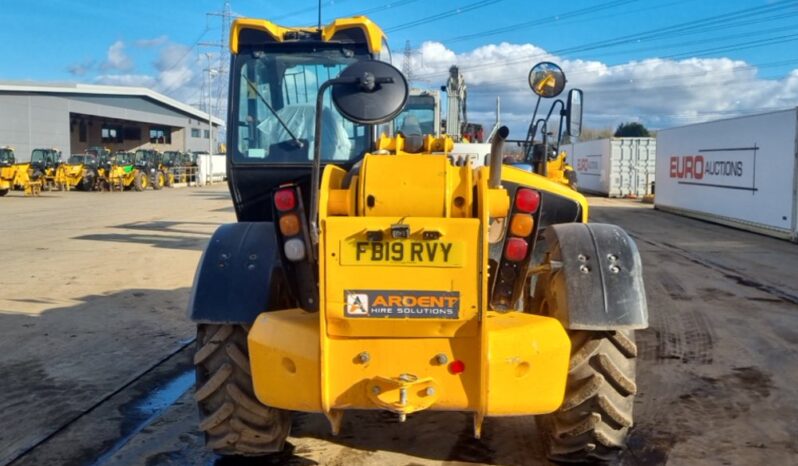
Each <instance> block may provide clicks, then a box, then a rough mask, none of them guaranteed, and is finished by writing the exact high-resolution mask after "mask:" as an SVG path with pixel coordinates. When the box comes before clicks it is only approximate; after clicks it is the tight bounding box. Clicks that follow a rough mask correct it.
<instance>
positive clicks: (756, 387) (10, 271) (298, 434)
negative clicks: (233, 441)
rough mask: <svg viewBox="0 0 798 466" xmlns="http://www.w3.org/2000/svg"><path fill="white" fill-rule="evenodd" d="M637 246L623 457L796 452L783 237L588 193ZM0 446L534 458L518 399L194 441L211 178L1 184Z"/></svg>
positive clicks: (21, 458)
mask: <svg viewBox="0 0 798 466" xmlns="http://www.w3.org/2000/svg"><path fill="white" fill-rule="evenodd" d="M591 204H592V211H591V219H592V221H597V222H607V223H617V224H619V225H620V226H622V227H624V228H626V229H627V231H629V232H630V233H631V234H632V235H633V237H634V238H635V240H636V241H637V244H638V247H639V248H640V251H641V254H642V258H643V265H644V269H645V272H644V274H645V280H646V290H647V295H648V306H649V314H650V324H651V327H650V328H649V329H647V330H645V331H640V332H638V333H637V341H638V345H639V355H638V360H637V364H638V366H637V368H638V369H637V370H638V379H637V384H638V397H637V400H636V408H635V409H636V412H635V427H634V430H633V433H632V437H631V439H630V445H629V446H630V449H629V451H628V452H627V453H626V454H625V455H624V457H623V458H622V459H621V463H622V464H629V465H636V464H665V463H668V464H674V465H683V464H701V465H704V464H733V465H737V464H740V465H750V464H795V462H796V458H798V245H795V244H791V243H788V242H784V241H780V240H776V239H771V238H768V237H763V236H759V235H756V234H752V233H747V232H742V231H738V230H734V229H730V228H727V227H723V226H717V225H713V224H709V223H705V222H701V221H697V220H691V219H686V218H682V217H678V216H675V215H671V214H667V213H662V212H658V211H655V210H653V209H652V208H651V207H650V206H646V205H641V204H639V203H636V202H633V201H625V200H607V199H598V198H595V199H591ZM0 219H1V220H0V238H1V240H0V244H2V252H0V270H2V273H0V394H1V395H0V465H5V464H14V465H84V464H85V465H95V464H96V465H100V464H113V465H116V464H120V465H160V464H174V465H184V464H202V465H210V464H226V465H235V464H244V465H254V464H258V465H278V464H290V465H314V464H321V465H427V464H446V465H463V464H497V465H536V464H548V463H547V462H546V460H545V458H544V457H543V454H542V451H543V449H542V446H541V444H540V441H539V439H538V437H537V432H536V428H535V422H534V420H533V419H532V418H491V419H488V420H487V421H486V423H485V426H484V428H483V438H482V439H481V440H475V439H473V438H472V437H471V419H470V417H469V416H468V415H466V414H463V413H435V412H422V413H420V414H416V415H412V416H410V417H409V418H408V420H407V422H405V423H399V422H398V419H397V418H396V416H394V415H390V414H388V413H381V412H356V413H347V414H346V415H345V418H344V424H343V428H342V432H341V434H340V435H339V436H337V437H332V436H331V435H330V430H329V426H328V425H327V422H326V420H325V418H324V417H323V416H320V415H310V414H296V415H295V416H294V428H293V431H292V435H291V437H290V438H289V443H290V445H289V447H288V448H287V449H286V451H285V452H284V453H282V454H279V455H275V456H273V457H270V458H256V459H235V458H231V459H222V458H219V457H216V456H214V455H213V454H211V453H209V452H207V451H205V450H204V449H203V447H202V437H201V435H200V434H199V433H198V431H197V428H196V425H197V415H196V408H195V406H194V402H193V399H192V386H193V380H194V376H193V371H192V364H191V357H192V352H193V338H194V325H193V324H192V323H191V322H189V321H188V320H187V318H186V312H185V308H186V305H187V302H188V296H189V291H190V287H191V283H192V280H193V276H194V271H195V267H196V265H197V262H198V260H199V257H200V254H201V252H202V248H203V247H204V245H205V243H206V242H207V241H208V238H209V237H210V234H211V233H212V232H213V231H214V229H215V228H216V226H217V225H218V224H220V223H224V222H229V221H234V214H233V211H232V207H231V202H230V199H229V195H228V193H227V188H226V186H224V185H218V186H215V187H209V188H202V189H197V188H194V189H167V190H163V191H160V192H154V191H147V192H142V193H80V192H69V193H43V194H42V196H41V197H40V198H35V199H34V198H23V197H21V196H13V195H9V196H6V197H5V198H3V199H0Z"/></svg>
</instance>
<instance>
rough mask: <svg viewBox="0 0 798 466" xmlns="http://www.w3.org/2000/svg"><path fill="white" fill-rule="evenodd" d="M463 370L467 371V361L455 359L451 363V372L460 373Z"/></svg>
mask: <svg viewBox="0 0 798 466" xmlns="http://www.w3.org/2000/svg"><path fill="white" fill-rule="evenodd" d="M463 371H465V363H464V362H463V361H461V360H459V359H455V360H454V361H452V362H450V363H449V372H451V373H452V374H459V373H461V372H463Z"/></svg>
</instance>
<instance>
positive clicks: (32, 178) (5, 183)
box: [0, 146, 42, 197]
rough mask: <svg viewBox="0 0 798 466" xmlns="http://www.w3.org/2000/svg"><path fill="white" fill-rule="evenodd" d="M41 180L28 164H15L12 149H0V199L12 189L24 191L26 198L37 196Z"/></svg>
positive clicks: (40, 188) (40, 187)
mask: <svg viewBox="0 0 798 466" xmlns="http://www.w3.org/2000/svg"><path fill="white" fill-rule="evenodd" d="M41 178H42V177H41V175H40V174H38V176H37V174H35V173H34V170H33V168H31V164H30V163H17V161H16V157H15V156H14V149H12V148H11V147H7V146H6V147H0V197H2V196H5V195H6V194H8V192H9V191H11V190H13V189H16V190H21V191H25V195H26V196H38V195H39V193H40V192H41V190H42V179H41Z"/></svg>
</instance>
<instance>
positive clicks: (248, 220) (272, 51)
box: [189, 16, 648, 461]
mask: <svg viewBox="0 0 798 466" xmlns="http://www.w3.org/2000/svg"><path fill="white" fill-rule="evenodd" d="M230 49H231V55H232V63H231V65H232V66H231V67H230V69H231V70H232V71H231V73H230V79H231V83H230V90H231V94H230V97H229V105H230V108H229V109H228V110H229V111H228V115H229V118H230V120H229V121H228V124H227V128H228V133H227V157H228V184H229V188H230V192H231V194H232V199H233V204H234V207H235V211H236V215H237V220H238V221H237V222H236V223H231V224H227V225H223V226H221V227H219V229H218V230H217V231H216V232H215V233H214V234H213V237H212V238H211V240H210V241H209V243H208V246H207V248H206V250H205V251H204V253H203V257H202V259H201V261H200V264H199V268H198V270H197V274H196V278H195V281H194V286H193V289H192V293H191V298H190V302H189V315H190V318H191V319H192V320H193V321H194V322H196V324H197V351H196V353H195V355H194V363H195V365H196V380H197V386H196V391H195V399H196V402H197V405H198V408H199V414H200V425H199V427H200V429H201V430H202V431H203V433H204V435H205V441H206V445H207V447H208V448H210V449H212V450H214V451H215V452H217V453H219V454H222V455H262V454H268V453H270V452H277V451H280V450H281V449H282V448H283V446H284V443H285V440H286V438H287V436H288V434H289V431H290V428H291V414H290V413H291V411H301V412H314V413H323V414H324V415H325V416H326V417H327V419H328V420H329V422H330V426H331V429H332V431H333V433H336V434H337V433H338V432H339V431H340V430H341V425H342V418H343V416H345V413H346V412H347V411H348V410H356V409H369V410H383V411H387V412H390V413H394V414H395V415H396V416H397V418H398V419H399V420H400V421H404V420H405V419H406V418H407V416H412V415H413V414H414V413H417V412H419V411H423V410H431V411H435V410H440V411H453V410H456V411H465V412H468V413H471V414H472V415H473V421H474V435H475V436H477V437H479V436H480V434H481V429H482V425H483V422H484V421H485V419H486V418H490V417H494V416H538V418H537V419H538V420H539V421H540V422H539V424H540V426H541V428H542V429H541V431H542V439H541V441H542V442H543V443H544V444H545V445H546V451H547V452H548V455H549V456H550V457H551V458H553V459H557V460H568V461H595V460H608V459H612V458H613V457H614V456H616V455H617V454H618V453H619V452H620V451H621V450H622V449H623V448H624V445H625V442H626V437H627V435H628V432H629V428H630V427H631V426H632V423H633V416H632V411H633V401H634V396H635V391H636V385H635V357H636V355H637V347H636V345H635V341H634V330H635V329H641V328H645V327H646V326H647V319H648V317H647V308H646V297H645V292H644V289H643V279H642V270H641V262H640V256H639V254H638V251H637V248H636V246H635V244H634V242H633V241H632V239H631V238H630V237H629V235H628V234H627V233H625V232H624V231H623V230H622V229H620V228H619V227H617V226H613V225H605V224H597V223H588V205H587V202H586V200H585V198H584V197H583V196H582V195H580V194H579V193H577V192H575V191H573V190H572V189H570V188H568V187H567V186H563V185H562V184H560V183H557V182H554V181H552V180H550V179H548V178H547V177H546V176H544V175H541V174H540V173H537V172H530V171H525V170H522V169H519V168H517V167H513V166H509V165H503V164H502V148H503V143H504V141H505V140H506V138H507V137H508V133H509V131H508V129H507V128H506V127H501V128H500V129H499V130H498V131H497V132H496V136H495V137H494V138H493V143H492V144H493V146H492V151H491V156H490V159H489V163H488V164H486V165H485V166H479V167H475V166H473V165H472V164H471V163H470V162H468V161H466V162H465V163H462V164H455V163H453V161H452V159H451V158H450V157H449V156H448V151H450V150H451V149H452V146H453V143H452V140H451V138H448V137H446V136H443V137H436V135H432V134H426V135H425V134H423V133H421V131H420V130H418V129H417V128H415V127H412V126H413V125H408V128H406V130H404V131H402V132H401V133H400V134H398V135H396V136H394V137H379V135H378V133H377V129H378V127H379V125H381V124H385V123H386V122H389V121H391V120H392V119H394V118H395V117H396V116H397V115H398V114H399V113H400V112H401V111H402V108H403V107H404V106H405V104H406V102H407V99H408V86H407V81H406V80H405V77H404V76H403V75H402V73H401V72H400V71H399V70H397V69H396V68H394V67H393V66H391V65H390V64H388V63H387V62H385V61H383V60H384V59H385V58H386V57H387V56H388V49H387V44H386V42H385V37H384V34H383V32H382V30H381V29H380V28H379V27H378V26H377V25H376V24H374V23H373V22H371V21H370V20H369V19H368V18H366V17H363V16H356V17H351V18H340V19H336V20H334V21H333V22H331V23H329V24H327V25H320V26H319V27H298V28H292V27H282V26H278V25H276V24H274V23H271V22H269V21H266V20H261V19H243V18H239V19H236V20H235V21H234V23H233V25H232V28H231V37H230ZM533 70H537V67H535V68H533ZM544 77H546V76H544ZM548 79H551V78H548ZM553 79H554V80H555V82H554V85H555V89H557V88H559V89H560V90H562V86H564V83H565V75H564V73H555V74H554V78H553ZM531 84H532V89H533V90H536V88H538V87H539V86H538V85H539V84H540V81H539V79H538V78H537V77H536V78H535V79H534V80H532V82H531ZM542 88H543V89H549V88H550V87H549V85H548V84H547V85H544V86H543V87H542ZM547 94H549V92H548V91H547ZM575 94H578V97H575ZM556 95H557V93H556V92H555V93H550V94H549V95H547V97H553V96H556ZM580 97H581V93H571V95H570V96H569V104H568V105H567V107H566V108H567V114H566V115H565V119H566V121H567V122H568V124H567V125H566V127H567V128H568V129H567V130H566V131H567V132H568V133H569V134H572V135H576V134H578V131H579V124H578V122H581V105H577V103H576V102H575V100H576V99H577V98H580ZM352 435H357V433H356V432H353V433H352ZM517 435H529V436H530V439H529V440H530V442H532V441H535V439H534V438H533V437H532V433H531V432H530V433H524V432H519V433H518V434H517Z"/></svg>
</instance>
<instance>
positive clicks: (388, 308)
mask: <svg viewBox="0 0 798 466" xmlns="http://www.w3.org/2000/svg"><path fill="white" fill-rule="evenodd" d="M344 315H345V316H346V317H384V318H410V319H413V318H415V319H424V318H433V319H457V318H458V317H459V315H460V293H459V292H457V291H416V290H345V291H344Z"/></svg>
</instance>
